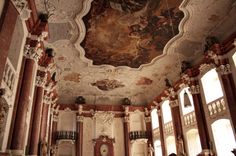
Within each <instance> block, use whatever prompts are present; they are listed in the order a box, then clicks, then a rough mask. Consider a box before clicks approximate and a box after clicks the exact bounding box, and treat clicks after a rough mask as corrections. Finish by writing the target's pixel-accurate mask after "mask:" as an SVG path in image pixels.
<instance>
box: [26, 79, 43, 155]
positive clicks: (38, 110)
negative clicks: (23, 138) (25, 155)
mask: <svg viewBox="0 0 236 156" xmlns="http://www.w3.org/2000/svg"><path fill="white" fill-rule="evenodd" d="M44 82H45V78H44V77H41V76H37V77H36V88H35V94H34V95H35V97H34V99H35V100H34V104H33V105H34V109H33V112H32V117H33V118H32V121H33V122H32V131H31V135H30V140H29V155H37V154H38V147H39V143H40V139H39V138H40V137H39V136H40V126H41V118H42V107H43V95H44Z"/></svg>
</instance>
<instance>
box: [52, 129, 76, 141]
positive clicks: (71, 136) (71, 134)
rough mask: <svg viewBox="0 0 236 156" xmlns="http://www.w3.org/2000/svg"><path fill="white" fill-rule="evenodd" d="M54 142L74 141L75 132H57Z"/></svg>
mask: <svg viewBox="0 0 236 156" xmlns="http://www.w3.org/2000/svg"><path fill="white" fill-rule="evenodd" d="M55 135H56V140H62V139H67V140H76V139H77V132H75V131H57V132H56V134H55Z"/></svg>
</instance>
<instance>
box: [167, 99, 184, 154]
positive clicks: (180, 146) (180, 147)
mask: <svg viewBox="0 0 236 156" xmlns="http://www.w3.org/2000/svg"><path fill="white" fill-rule="evenodd" d="M170 108H171V115H172V122H173V129H174V135H175V143H176V151H177V155H181V154H185V153H186V148H185V144H184V138H183V136H184V135H183V129H182V123H181V117H180V108H179V101H178V99H173V100H171V101H170Z"/></svg>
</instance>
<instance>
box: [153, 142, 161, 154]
mask: <svg viewBox="0 0 236 156" xmlns="http://www.w3.org/2000/svg"><path fill="white" fill-rule="evenodd" d="M154 150H155V156H162V151H161V141H160V140H156V141H155V142H154Z"/></svg>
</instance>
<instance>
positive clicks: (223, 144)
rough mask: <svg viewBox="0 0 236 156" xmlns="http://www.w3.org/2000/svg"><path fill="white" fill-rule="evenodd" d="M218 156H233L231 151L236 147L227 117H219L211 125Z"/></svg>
mask: <svg viewBox="0 0 236 156" xmlns="http://www.w3.org/2000/svg"><path fill="white" fill-rule="evenodd" d="M211 128H212V131H213V136H214V141H215V146H216V151H217V155H218V156H225V155H227V156H234V154H233V153H231V151H232V150H233V149H234V148H235V147H236V143H235V138H234V133H233V130H232V127H231V124H230V121H229V120H228V119H220V120H217V121H215V122H214V123H213V124H212V125H211Z"/></svg>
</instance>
